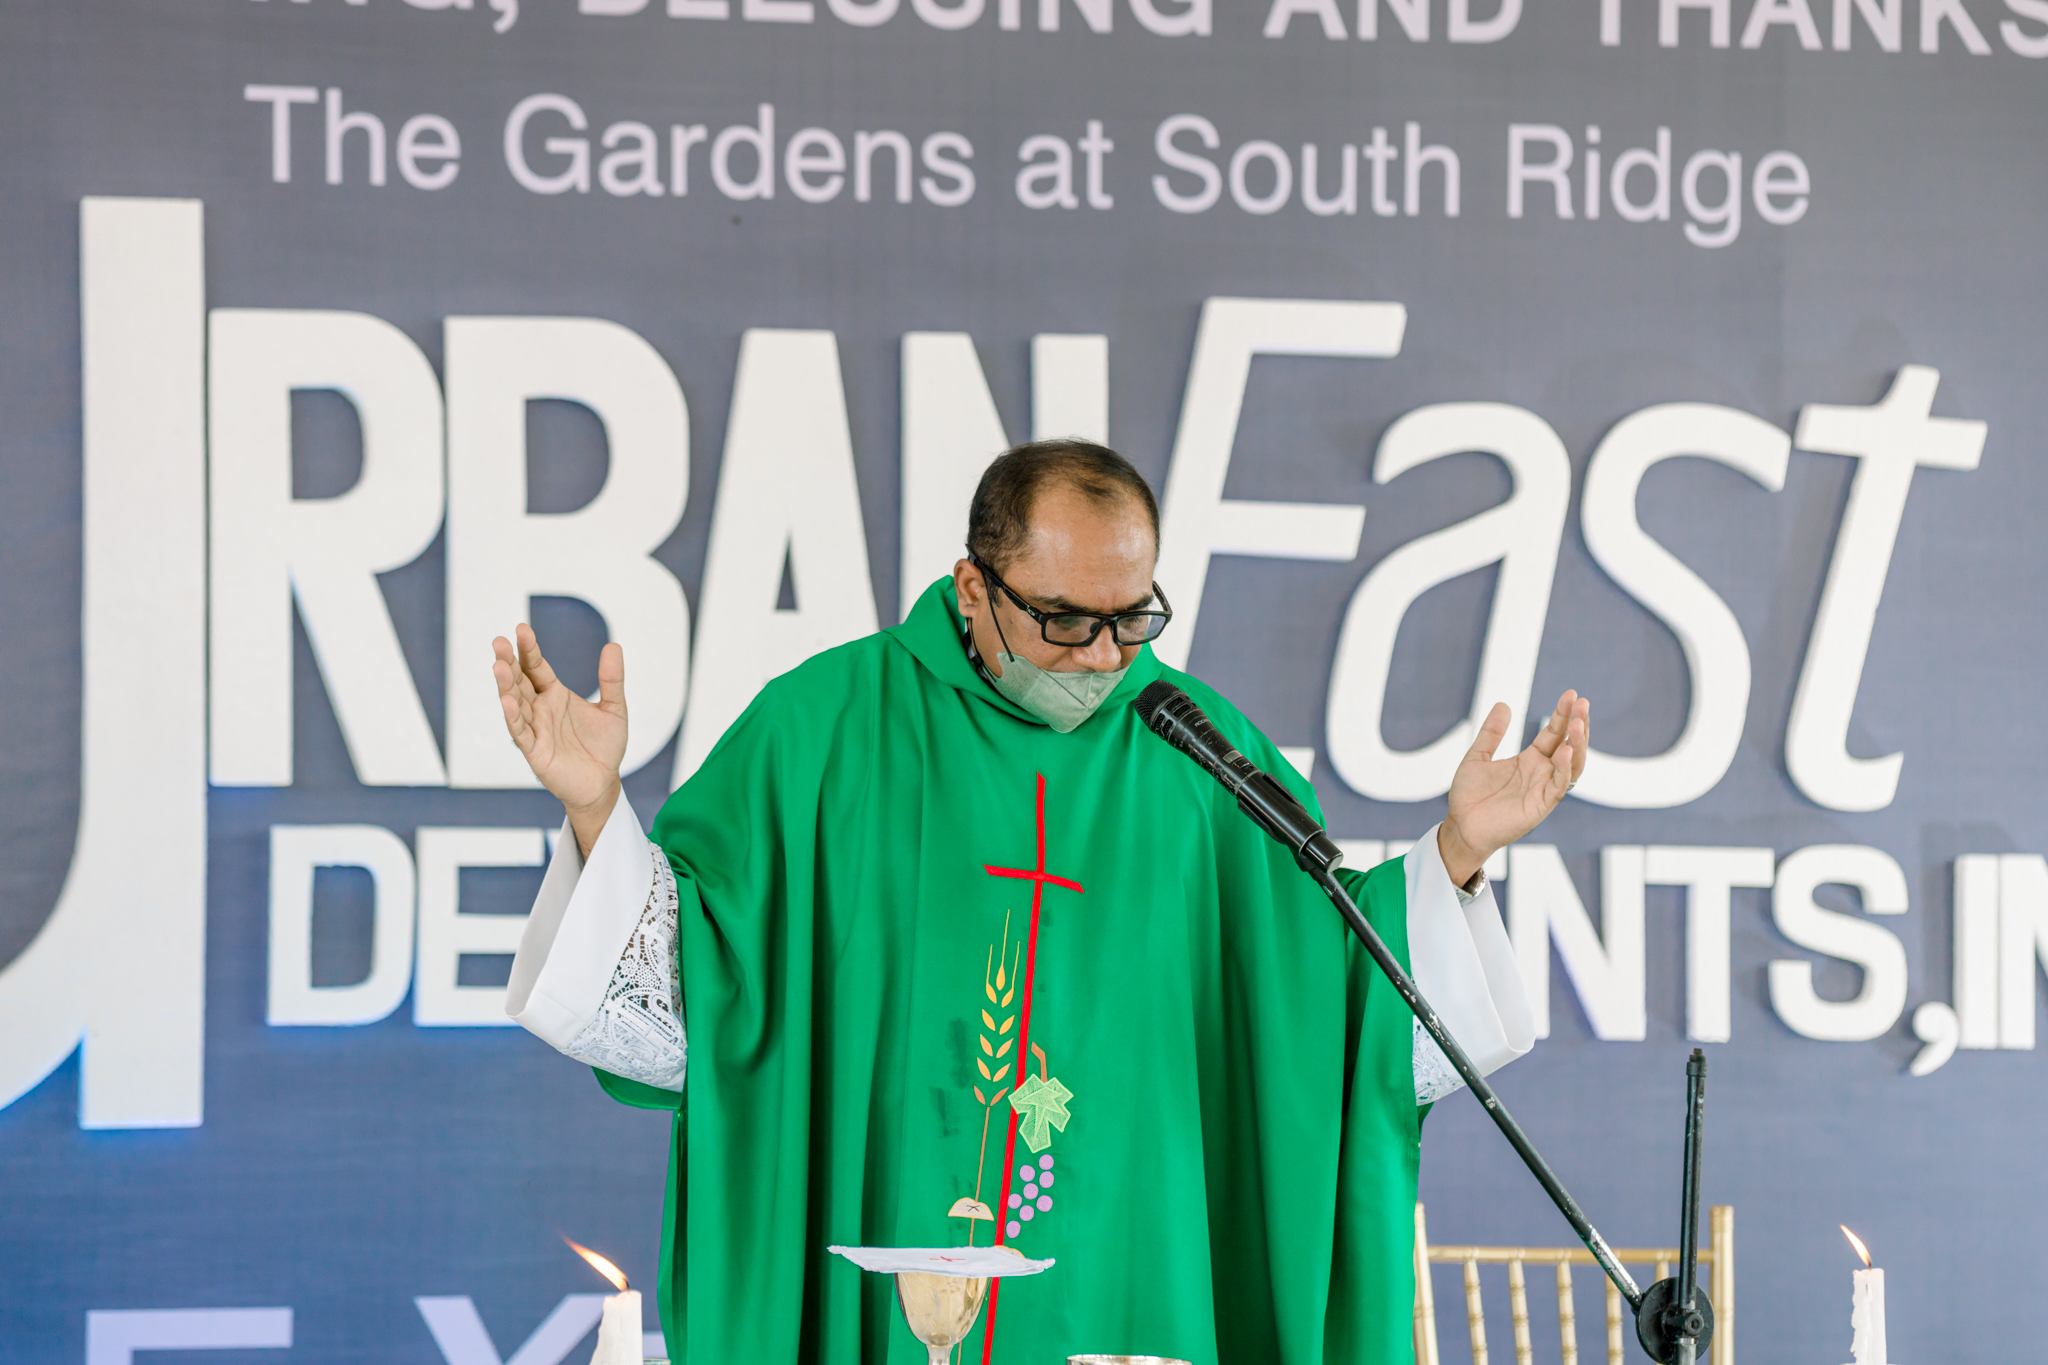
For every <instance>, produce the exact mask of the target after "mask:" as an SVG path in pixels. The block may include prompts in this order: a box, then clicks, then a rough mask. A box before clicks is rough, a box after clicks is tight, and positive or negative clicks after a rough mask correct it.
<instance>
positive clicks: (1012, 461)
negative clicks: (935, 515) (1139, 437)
mask: <svg viewBox="0 0 2048 1365" xmlns="http://www.w3.org/2000/svg"><path fill="white" fill-rule="evenodd" d="M1056 491H1057V492H1064V493H1068V494H1070V495H1073V496H1077V497H1079V498H1080V499H1081V500H1082V501H1084V502H1086V503H1089V504H1092V505H1093V506H1094V508H1095V510H1097V511H1098V512H1099V513H1101V514H1103V517H1104V519H1105V520H1116V519H1120V518H1119V516H1118V514H1129V513H1138V514H1142V516H1143V519H1144V522H1145V525H1146V527H1147V528H1148V529H1149V530H1150V532H1151V541H1152V553H1153V555H1154V557H1156V556H1157V555H1158V551H1159V504H1158V502H1157V501H1156V500H1154V498H1153V496H1152V489H1151V486H1150V485H1149V484H1147V483H1146V482H1145V477H1144V475H1142V474H1140V473H1139V472H1138V471H1137V470H1136V469H1134V468H1132V466H1131V462H1130V461H1129V460H1126V459H1125V458H1124V457H1123V456H1121V455H1119V454H1117V453H1116V452H1115V451H1114V450H1111V449H1110V448H1109V447H1108V446H1103V445H1097V444H1095V443H1094V442H1093V441H1081V440H1074V439H1062V440H1056V441H1033V442H1031V443H1030V444H1028V445H1021V446H1013V447H1011V448H1010V449H1009V450H1006V451H1004V452H1003V453H1002V454H1001V455H998V456H996V458H995V459H994V460H993V461H992V462H991V463H990V464H989V467H988V469H987V470H986V471H984V472H983V474H982V476H981V483H980V485H979V486H978V487H977V488H976V489H975V490H974V502H973V505H972V506H971V507H970V508H969V509H968V513H967V551H968V553H969V554H971V555H974V556H975V557H977V558H979V559H980V560H982V561H983V562H984V563H986V564H988V565H989V566H990V567H991V568H993V569H994V570H995V571H996V572H997V573H1005V572H1007V571H1008V570H1009V568H1010V566H1011V565H1012V564H1013V563H1015V562H1016V560H1017V557H1018V556H1019V555H1021V554H1023V553H1024V552H1025V550H1026V547H1027V546H1028V545H1029V543H1030V539H1031V533H1032V529H1033V513H1034V512H1035V511H1036V510H1037V508H1038V507H1039V504H1040V502H1041V500H1042V499H1043V498H1044V497H1045V496H1046V495H1047V494H1049V493H1053V492H1056Z"/></svg>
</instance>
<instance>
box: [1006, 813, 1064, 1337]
mask: <svg viewBox="0 0 2048 1365" xmlns="http://www.w3.org/2000/svg"><path fill="white" fill-rule="evenodd" d="M981 870H982V871H984V872H986V873H988V875H989V876H991V877H1016V878H1019V879H1020V880H1023V881H1027V882H1030V883H1031V933H1030V936H1029V938H1028V939H1027V940H1026V943H1025V949H1024V1010H1023V1015H1022V1017H1021V1018H1020V1019H1019V1020H1018V1024H1017V1074H1016V1076H1015V1078H1013V1079H1012V1080H1011V1082H1010V1089H1011V1091H1012V1092H1013V1093H1014V1092H1015V1090H1016V1088H1017V1087H1018V1086H1020V1085H1022V1084H1023V1083H1024V1075H1025V1069H1026V1062H1027V1060H1028V1054H1029V1052H1030V1049H1031V986H1032V981H1033V978H1034V977H1035V976H1036V974H1037V968H1038V911H1039V907H1040V906H1041V905H1043V904H1044V902H1045V888H1046V884H1047V883H1051V884H1052V885H1054V886H1057V887H1061V888H1063V889H1065V890H1068V891H1072V892H1074V893H1075V894H1077V895H1079V894H1081V883H1079V882H1077V881H1070V880H1068V879H1067V878H1065V877H1056V876H1054V875H1053V874H1052V873H1050V872H1047V871H1046V870H1045V774H1044V773H1040V774H1039V775H1038V866H1037V867H1035V868H1032V869H1029V870H1027V869H1025V868H1021V867H994V866H991V865H990V864H988V863H983V864H982V865H981ZM1017 1118H1018V1115H1017V1111H1016V1110H1015V1109H1014V1108H1013V1109H1011V1110H1010V1136H1009V1140H1008V1141H1007V1142H1006V1143H1005V1144H1004V1146H1003V1193H1002V1198H1001V1202H1000V1203H998V1204H997V1205H996V1245H997V1246H1001V1245H1002V1244H1003V1241H1004V1237H1003V1230H1004V1225H1005V1220H1006V1219H1007V1218H1008V1217H1009V1212H1010V1181H1011V1180H1012V1179H1013V1178H1014V1177H1015V1176H1016V1174H1017V1164H1016V1163H1017ZM1002 1287H1003V1282H1002V1280H1001V1279H997V1280H995V1281H994V1282H993V1283H991V1284H990V1285H989V1287H988V1322H987V1324H986V1325H985V1326H984V1327H983V1328H982V1333H981V1365H988V1361H989V1353H990V1352H991V1351H993V1350H994V1349H995V1339H996V1295H997V1292H998V1291H999V1290H1000V1289H1001V1288H1002Z"/></svg>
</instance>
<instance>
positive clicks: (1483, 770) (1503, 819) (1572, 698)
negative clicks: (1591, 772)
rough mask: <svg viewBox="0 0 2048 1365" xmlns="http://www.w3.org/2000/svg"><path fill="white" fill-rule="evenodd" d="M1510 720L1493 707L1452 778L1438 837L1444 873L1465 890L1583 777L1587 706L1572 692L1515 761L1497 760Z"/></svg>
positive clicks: (1501, 707)
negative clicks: (1495, 856)
mask: <svg viewBox="0 0 2048 1365" xmlns="http://www.w3.org/2000/svg"><path fill="white" fill-rule="evenodd" d="M1512 718H1513V712H1511V711H1509V710H1508V707H1507V703H1506V702H1495V703H1494V707H1493V709H1492V710H1491V711H1489V712H1487V713H1486V724H1484V725H1482V726H1480V727H1479V738H1478V739H1476V740H1474V741H1473V744H1472V747H1471V749H1470V750H1468V751H1467V752H1466V754H1465V757H1464V758H1463V759H1462V760H1460V762H1459V763H1458V771H1457V774H1456V775H1455V776H1454V777H1452V778H1451V812H1450V816H1449V818H1447V819H1446V820H1445V821H1444V822H1443V824H1442V825H1440V826H1438V828H1437V834H1436V843H1437V848H1438V850H1439V851H1440V852H1442V854H1443V858H1444V868H1445V870H1446V871H1448V872H1449V873H1450V874H1451V880H1452V882H1454V883H1456V884H1457V885H1459V886H1464V885H1465V884H1466V883H1468V882H1470V881H1471V880H1472V878H1473V876H1474V875H1475V874H1476V873H1477V872H1478V871H1479V869H1480V868H1481V867H1483V866H1484V865H1485V863H1486V860H1487V859H1488V858H1490V857H1492V856H1493V854H1494V852H1495V851H1496V850H1498V849H1502V848H1506V847H1507V846H1508V845H1509V844H1512V843H1513V842H1514V841H1515V840H1517V839H1519V838H1521V837H1522V836H1523V835H1525V834H1527V833H1528V832H1529V831H1530V830H1532V829H1534V828H1536V826H1538V825H1540V824H1542V823H1543V818H1544V817H1545V816H1547V815H1549V814H1550V812H1551V811H1553V810H1555V809H1556V808H1557V803H1558V802H1560V801H1562V800H1564V794H1565V793H1566V792H1567V791H1569V790H1571V786H1572V784H1573V783H1574V782H1577V781H1578V780H1579V774H1580V773H1582V772H1584V771H1585V770H1586V748H1587V741H1588V737H1589V736H1590V735H1591V733H1592V727H1593V703H1592V702H1590V701H1588V700H1586V699H1585V698H1584V697H1581V696H1580V695H1579V694H1578V693H1577V692H1571V691H1567V692H1566V693H1565V694H1564V695H1563V696H1561V697H1559V698H1558V699H1557V709H1556V710H1555V711H1553V712H1551V713H1550V719H1549V720H1547V721H1545V722H1544V724H1543V729H1542V730H1541V731H1540V732H1539V733H1538V734H1537V736H1536V738H1535V740H1534V741H1533V742H1532V743H1531V744H1530V745H1529V747H1528V748H1526V749H1524V750H1522V752H1520V753H1518V754H1516V755H1515V756H1514V757H1513V758H1502V759H1496V758H1495V757H1494V756H1493V755H1494V751H1495V750H1497V749H1499V748H1500V742H1501V741H1502V740H1503V739H1506V738H1507V733H1508V722H1509V721H1510V720H1511V719H1512Z"/></svg>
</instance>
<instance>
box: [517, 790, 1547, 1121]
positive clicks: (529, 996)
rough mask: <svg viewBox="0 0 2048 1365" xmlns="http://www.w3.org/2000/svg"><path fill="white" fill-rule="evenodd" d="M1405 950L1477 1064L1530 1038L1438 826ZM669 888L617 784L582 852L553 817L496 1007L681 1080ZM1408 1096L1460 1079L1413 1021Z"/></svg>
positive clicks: (567, 1043) (1478, 898)
mask: <svg viewBox="0 0 2048 1365" xmlns="http://www.w3.org/2000/svg"><path fill="white" fill-rule="evenodd" d="M1403 871H1404V873H1405V874H1406V882H1407V894H1408V957H1409V963H1410V966H1411V969H1412V971H1413V974H1414V977H1415V983H1416V985H1417V986H1418V987H1419V988H1420V989H1421V991H1422V994H1423V996H1424V998H1425V999H1427V1000H1428V1001H1429V1002H1430V1004H1431V1005H1433V1006H1434V1007H1435V1008H1436V1011H1437V1014H1438V1016H1439V1017H1440V1018H1442V1020H1443V1022H1444V1026H1445V1027H1446V1028H1448V1029H1449V1030H1450V1032H1451V1036H1452V1037H1454V1038H1456V1039H1457V1040H1458V1043H1459V1045H1460V1046H1461V1047H1463V1048H1464V1049H1465V1052H1466V1055H1467V1056H1469V1057H1470V1058H1471V1059H1472V1062H1473V1064H1474V1065H1475V1066H1477V1067H1478V1068H1479V1070H1480V1073H1481V1074H1482V1075H1484V1074H1487V1073H1490V1072H1493V1071H1495V1070H1497V1069H1499V1068H1500V1067H1503V1066H1505V1065H1507V1064H1508V1063H1509V1062H1511V1061H1513V1060H1514V1059H1515V1058H1517V1057H1519V1056H1521V1055H1522V1054H1524V1053H1526V1052H1527V1051H1528V1050H1529V1049H1530V1048H1531V1047H1532V1046H1533V1045H1534V1043H1535V1020H1534V1016H1533V1015H1532V1014H1531V1012H1530V1010H1529V1003H1528V999H1527V996H1526V995H1525V993H1524V991H1523V988H1522V980H1521V977H1520V975H1519V974H1518V972H1517V971H1516V968H1515V961H1514V952H1513V949H1512V948H1511V947H1510V945H1509V943H1508V937H1507V932H1506V930H1505V929H1503V928H1502V926H1501V920H1500V911H1499V910H1498V908H1497V907H1496V906H1495V904H1494V899H1493V888H1492V886H1491V885H1490V884H1489V883H1488V882H1487V881H1486V879H1485V878H1484V877H1483V876H1482V877H1481V878H1480V879H1479V882H1478V885H1477V886H1476V887H1475V888H1474V889H1472V890H1470V891H1464V890H1460V889H1459V888H1457V887H1455V886H1453V885H1452V884H1451V879H1450V874H1449V873H1447V872H1446V871H1445V870H1444V864H1443V857H1442V855H1441V854H1440V853H1439V852H1438V850H1437V843H1436V831H1435V830H1434V829H1432V830H1431V831H1430V832H1429V833H1428V834H1426V835H1424V836H1423V837H1422V838H1420V839H1418V840H1416V841H1415V845H1414V847H1413V848H1411V849H1410V850H1409V851H1408V854H1407V856H1406V857H1405V859H1404V860H1403ZM678 906H679V898H678V896H677V894H676V883H675V874H674V872H673V871H672V870H671V869H670V867H669V864H668V858H667V857H666V855H664V854H663V853H662V851H661V850H660V849H659V848H658V847H656V846H655V845H653V844H650V843H649V842H648V840H647V837H646V835H644V834H643V833H642V832H641V830H640V822H639V820H638V818H637V817H636V816H635V815H634V814H633V810H632V807H631V806H630V805H629V804H628V803H627V801H626V798H625V797H624V796H623V795H621V796H620V797H619V800H618V804H617V805H616V806H615V807H613V809H612V814H611V818H610V819H609V820H607V821H606V822H605V827H604V829H603V831H602V832H601V833H600V834H599V835H598V838H597V842H596V843H595V844H594V845H593V846H592V847H591V850H590V857H589V859H588V861H587V862H586V861H585V860H584V859H583V857H582V856H581V854H580V853H579V851H578V849H577V847H576V837H575V835H574V834H573V833H572V832H571V831H570V830H569V829H568V828H567V827H566V826H564V828H563V831H562V835H561V837H560V839H558V840H557V841H556V845H555V856H554V859H553V861H551V862H550V863H549V865H548V872H547V877H546V879H545V880H544V881H543V882H542V883H541V889H540V895H539V896H538V897H537V898H536V899H535V901H534V906H533V915H532V917H531V918H530V919H529V920H528V921H527V926H526V933H525V936H524V937H523V938H522V939H521V941H520V944H519V955H518V957H517V958H515V959H514V961H513V964H512V979H511V983H510V985H509V986H508V988H507V990H506V1000H505V1012H506V1013H507V1014H509V1015H511V1016H512V1018H513V1019H514V1020H515V1021H517V1022H518V1023H519V1024H521V1025H522V1026H524V1027H525V1028H526V1029H528V1030H529V1031H531V1032H532V1033H534V1034H535V1035H536V1036H538V1037H539V1038H541V1039H542V1040H543V1041H545V1042H547V1043H548V1044H549V1045H550V1046H552V1047H554V1048H555V1049H557V1050H558V1051H560V1052H562V1053H564V1054H565V1055H567V1056H569V1057H572V1058H574V1059H575V1060H577V1061H579V1062H584V1063H587V1064H588V1065H591V1066H596V1067H602V1068H603V1069H604V1070H606V1071H609V1072H612V1073H613V1074H615V1075H619V1076H624V1077H627V1078H629V1079H631V1080H636V1081H641V1082H644V1083H646V1084H648V1085H651V1086H655V1087H657V1088H659V1089H662V1090H675V1091H680V1090H681V1089H682V1088H683V1076H684V1073H685V1070H686V1066H687V1062H688V1057H689V1046H688V1039H687V1037H686V1036H685V1033H684V1028H683V1011H682V998H681V990H680V972H681V964H680V962H679V961H678V959H677V955H676V929H677V925H676V916H677V913H678ZM1412 1056H1413V1065H1414V1072H1415V1102H1416V1103H1417V1104H1430V1103H1433V1102H1435V1101H1436V1100H1439V1099H1442V1098H1443V1097H1444V1096H1445V1095H1448V1094H1450V1093H1451V1092H1453V1091H1455V1090H1457V1089H1458V1088H1459V1087H1460V1086H1462V1085H1463V1084H1464V1081H1463V1080H1462V1079H1460V1078H1459V1076H1458V1073H1457V1072H1455V1071H1453V1070H1452V1069H1451V1065H1450V1062H1449V1061H1448V1060H1447V1059H1446V1058H1445V1056H1444V1054H1443V1052H1442V1050H1441V1049H1440V1048H1438V1047H1437V1045H1436V1043H1435V1042H1434V1041H1433V1040H1432V1039H1431V1038H1430V1037H1429V1035H1428V1034H1427V1033H1424V1032H1423V1030H1422V1026H1421V1024H1420V1023H1419V1022H1418V1023H1417V1024H1416V1025H1415V1029H1414V1045H1413V1052H1412Z"/></svg>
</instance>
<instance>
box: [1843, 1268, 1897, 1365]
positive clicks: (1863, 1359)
mask: <svg viewBox="0 0 2048 1365" xmlns="http://www.w3.org/2000/svg"><path fill="white" fill-rule="evenodd" d="M1849 1325H1850V1326H1851V1327H1853V1328H1854V1329H1855V1331H1856V1335H1855V1336H1854V1337H1852V1338H1851V1339H1850V1341H1849V1354H1850V1355H1852V1356H1854V1357H1856V1365H1890V1362H1891V1357H1890V1356H1888V1355H1886V1354H1885V1344H1884V1272H1883V1271H1882V1270H1859V1271H1857V1272H1856V1297H1855V1300H1854V1302H1853V1305H1852V1306H1851V1308H1850V1311H1849Z"/></svg>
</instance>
